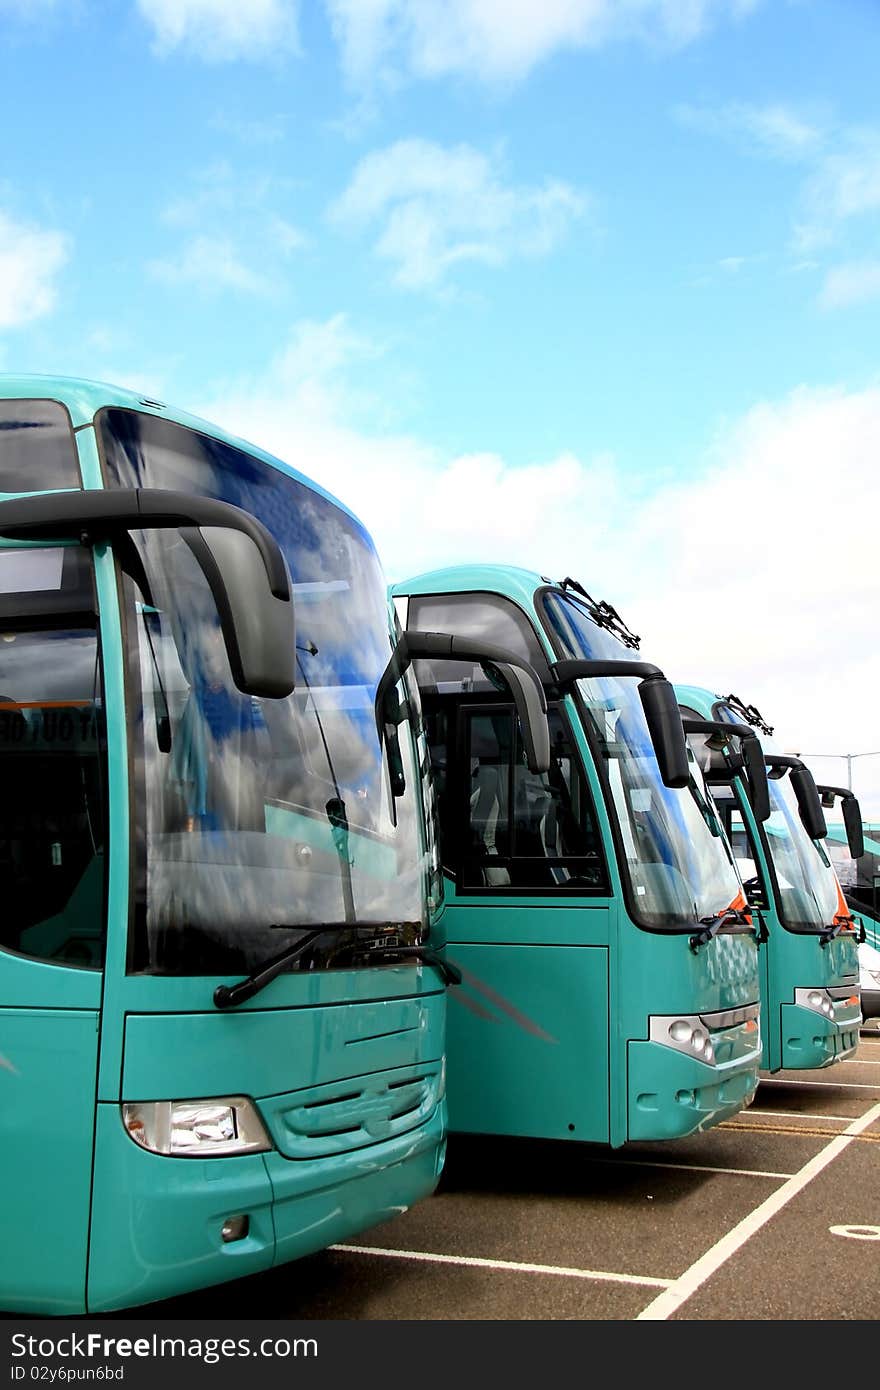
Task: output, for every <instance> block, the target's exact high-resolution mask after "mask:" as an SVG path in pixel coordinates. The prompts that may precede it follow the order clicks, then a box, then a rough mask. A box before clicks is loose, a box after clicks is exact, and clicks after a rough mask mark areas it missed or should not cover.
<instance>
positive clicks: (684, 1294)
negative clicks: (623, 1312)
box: [637, 1101, 880, 1322]
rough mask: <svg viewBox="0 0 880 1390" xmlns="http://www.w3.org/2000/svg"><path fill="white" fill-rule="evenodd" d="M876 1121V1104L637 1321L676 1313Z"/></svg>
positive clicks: (879, 1110) (879, 1109)
mask: <svg viewBox="0 0 880 1390" xmlns="http://www.w3.org/2000/svg"><path fill="white" fill-rule="evenodd" d="M878 1119H880V1101H878V1102H877V1104H876V1105H872V1106H871V1108H870V1110H867V1111H866V1112H865V1114H864V1115H861V1116H860V1117H859V1119H857V1120H853V1122H852V1124H851V1125H850V1126H849V1128H848V1129H846V1130H845V1131H844V1133H843V1134H838V1135H836V1136H835V1138H834V1139H832V1140H831V1143H830V1144H826V1145H825V1148H824V1149H821V1150H820V1151H819V1153H817V1154H815V1155H814V1156H813V1157H812V1158H811V1159H809V1160H808V1162H807V1163H805V1164H804V1166H803V1168H801V1169H800V1171H799V1172H797V1173H795V1175H794V1177H792V1178H789V1179H788V1181H787V1182H785V1183H783V1185H782V1187H780V1188H779V1189H778V1190H777V1191H776V1192H774V1193H772V1194H771V1195H770V1196H769V1197H768V1198H766V1200H765V1201H763V1202H762V1203H761V1205H760V1206H758V1207H756V1208H755V1210H754V1211H753V1212H750V1213H749V1215H748V1216H746V1217H745V1218H744V1219H743V1220H742V1221H740V1222H739V1224H738V1225H736V1226H734V1228H733V1230H732V1231H728V1233H727V1235H726V1236H722V1237H721V1239H720V1240H719V1241H716V1243H715V1244H714V1245H713V1246H712V1247H711V1249H709V1250H707V1251H706V1253H705V1254H704V1255H702V1256H701V1257H700V1258H699V1259H698V1260H697V1261H696V1262H695V1263H694V1264H692V1265H691V1267H690V1269H688V1270H686V1271H685V1273H684V1274H682V1275H681V1276H680V1277H679V1278H678V1279H676V1280H675V1281H674V1282H673V1283H672V1284H671V1285H670V1286H669V1288H667V1289H664V1291H663V1293H661V1294H658V1295H657V1297H656V1298H655V1299H653V1300H652V1302H650V1303H649V1304H648V1306H647V1307H646V1308H643V1309H642V1311H641V1312H640V1313H639V1314H638V1318H637V1321H653V1322H662V1321H665V1319H667V1318H669V1317H671V1316H672V1314H673V1313H675V1312H677V1311H678V1309H679V1308H680V1307H681V1306H682V1304H683V1303H685V1302H686V1301H687V1299H689V1298H690V1296H691V1294H693V1293H695V1292H696V1291H697V1289H698V1288H699V1287H700V1285H701V1284H704V1283H705V1282H706V1280H707V1279H708V1278H710V1276H711V1275H713V1274H714V1273H715V1271H716V1270H717V1269H720V1267H721V1266H722V1265H723V1264H724V1263H725V1262H726V1261H727V1260H729V1259H730V1257H731V1255H735V1254H736V1252H737V1250H739V1249H740V1248H741V1247H742V1246H743V1245H745V1243H746V1241H748V1240H750V1239H751V1237H752V1236H753V1235H754V1234H755V1232H756V1231H759V1230H760V1229H761V1227H762V1226H763V1225H765V1224H766V1222H768V1221H769V1220H770V1218H771V1217H772V1216H775V1215H776V1213H777V1212H778V1211H781V1210H782V1208H783V1207H784V1206H786V1205H787V1204H788V1203H789V1202H790V1201H791V1200H792V1198H793V1197H796V1196H797V1194H798V1193H799V1192H801V1191H802V1190H803V1189H804V1188H805V1187H807V1186H808V1184H809V1183H811V1182H812V1181H813V1178H815V1177H818V1175H819V1173H821V1172H822V1170H823V1169H824V1168H827V1167H828V1164H829V1163H832V1162H833V1161H834V1159H835V1158H837V1156H838V1155H839V1154H841V1153H843V1151H844V1149H846V1148H848V1147H849V1145H850V1144H851V1143H852V1141H853V1139H856V1138H858V1137H859V1135H860V1134H861V1133H862V1131H863V1130H865V1129H867V1128H868V1126H869V1125H872V1124H873V1123H874V1121H875V1120H878Z"/></svg>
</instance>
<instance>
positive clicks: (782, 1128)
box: [724, 1115, 880, 1177]
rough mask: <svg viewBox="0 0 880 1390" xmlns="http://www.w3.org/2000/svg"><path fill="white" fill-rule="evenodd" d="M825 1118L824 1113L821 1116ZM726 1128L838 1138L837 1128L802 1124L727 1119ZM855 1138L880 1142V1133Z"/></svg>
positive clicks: (792, 1174) (861, 1140) (817, 1137)
mask: <svg viewBox="0 0 880 1390" xmlns="http://www.w3.org/2000/svg"><path fill="white" fill-rule="evenodd" d="M821 1118H822V1119H824V1118H825V1117H824V1115H823V1116H822V1117H821ZM724 1128H725V1129H738V1130H741V1131H744V1132H745V1133H748V1134H796V1135H797V1136H798V1137H799V1138H801V1137H806V1138H807V1139H836V1138H837V1137H838V1134H837V1130H835V1129H805V1128H804V1127H803V1126H802V1125H753V1124H748V1123H745V1124H738V1123H737V1121H736V1120H725V1122H724ZM845 1132H846V1131H844V1133H845ZM853 1138H854V1139H857V1140H858V1141H859V1143H871V1144H880V1134H854V1135H853ZM788 1176H789V1177H795V1176H796V1175H795V1174H794V1173H789V1175H788Z"/></svg>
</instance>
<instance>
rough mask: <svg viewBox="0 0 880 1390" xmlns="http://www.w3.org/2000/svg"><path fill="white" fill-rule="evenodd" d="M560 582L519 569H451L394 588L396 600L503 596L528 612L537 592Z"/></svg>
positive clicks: (427, 574)
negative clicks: (430, 596)
mask: <svg viewBox="0 0 880 1390" xmlns="http://www.w3.org/2000/svg"><path fill="white" fill-rule="evenodd" d="M559 582H560V581H558V580H553V579H548V578H547V576H546V575H542V574H538V573H537V572H536V571H534V570H526V569H520V568H519V567H518V566H516V565H451V566H449V567H448V568H446V569H437V570H428V571H427V572H426V573H425V574H417V575H415V576H414V577H413V578H412V579H401V580H399V581H398V582H397V583H396V584H392V586H391V593H392V595H394V596H403V595H407V594H445V593H456V594H467V593H492V594H503V595H505V596H506V597H507V598H510V599H513V600H514V601H515V602H517V603H519V604H521V605H522V606H523V607H524V608H527V609H531V608H532V607H533V603H532V601H533V598H534V595H535V592H536V590H538V589H541V588H543V587H544V586H545V585H547V584H554V585H555V584H558V583H559Z"/></svg>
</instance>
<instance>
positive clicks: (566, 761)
mask: <svg viewBox="0 0 880 1390" xmlns="http://www.w3.org/2000/svg"><path fill="white" fill-rule="evenodd" d="M461 716H462V719H463V721H464V728H463V740H462V744H461V745H460V746H461V748H462V749H463V763H464V772H465V787H464V789H463V792H464V799H465V800H466V803H467V805H466V811H465V817H464V818H465V819H466V823H467V831H466V834H465V837H464V844H463V846H462V853H461V860H462V862H461V864H460V874H461V885H462V887H463V888H467V887H472V888H498V889H504V888H509V889H513V890H516V889H520V888H522V889H547V890H549V891H551V892H552V891H554V890H556V889H559V888H564V889H571V890H576V891H580V892H584V891H593V892H596V891H604V892H607V891H608V877H607V874H606V871H605V866H604V861H603V858H602V849H601V840H600V835H599V831H598V828H597V825H596V820H595V815H594V813H593V808H592V803H591V801H590V796H589V792H588V790H587V785H586V781H585V779H584V776H583V772H582V769H581V767H580V763H579V761H578V759H577V757H576V756H575V753H574V750H573V748H572V745H571V741H570V736H569V734H568V730H567V728H566V726H565V724H564V722H563V720H562V718H561V716H560V714H559V712H558V710H555V709H552V710H551V711H550V734H551V762H550V768H549V771H548V772H546V773H533V772H531V771H530V770H529V768H528V766H527V765H526V760H525V754H524V750H523V747H522V740H521V737H520V732H519V726H518V724H517V721H516V719H515V717H514V714H513V711H512V710H511V709H510V708H509V707H508V708H505V709H503V710H499V709H498V708H492V709H475V708H473V707H471V708H470V709H466V708H463V709H462V711H461ZM460 756H461V755H460ZM459 804H461V803H459Z"/></svg>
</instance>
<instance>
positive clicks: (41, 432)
mask: <svg viewBox="0 0 880 1390" xmlns="http://www.w3.org/2000/svg"><path fill="white" fill-rule="evenodd" d="M80 485H81V480H80V474H79V462H78V460H77V455H76V443H75V440H74V437H73V426H72V424H71V421H70V416H69V415H68V413H67V411H66V410H65V408H64V406H63V405H61V404H60V403H59V402H58V401H30V400H25V401H3V400H0V492H44V491H45V492H48V491H51V490H52V489H54V488H65V487H79V486H80Z"/></svg>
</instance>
